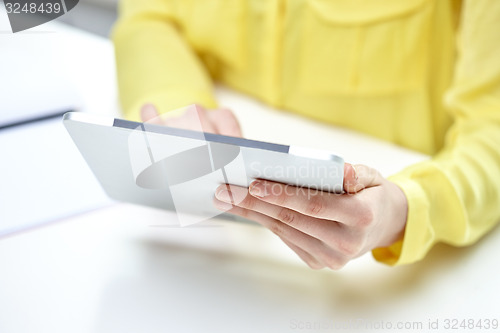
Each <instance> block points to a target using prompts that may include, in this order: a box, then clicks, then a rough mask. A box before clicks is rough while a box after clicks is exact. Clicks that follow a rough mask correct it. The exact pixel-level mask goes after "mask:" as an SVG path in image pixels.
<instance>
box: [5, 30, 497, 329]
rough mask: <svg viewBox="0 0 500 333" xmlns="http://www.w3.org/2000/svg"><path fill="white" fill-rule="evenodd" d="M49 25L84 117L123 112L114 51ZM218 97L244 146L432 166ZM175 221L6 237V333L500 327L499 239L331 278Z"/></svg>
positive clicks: (238, 237) (138, 213)
mask: <svg viewBox="0 0 500 333" xmlns="http://www.w3.org/2000/svg"><path fill="white" fill-rule="evenodd" d="M43 27H44V29H46V30H47V29H48V30H50V31H53V32H54V33H55V34H54V36H56V37H55V38H56V39H57V40H59V42H58V43H55V44H57V45H58V47H60V50H58V51H60V52H64V53H65V54H67V55H69V56H70V57H69V58H68V59H71V61H68V63H66V64H64V66H67V71H68V73H69V74H70V76H71V77H72V78H73V80H74V83H75V85H76V87H77V88H78V91H79V92H80V93H81V95H82V99H83V101H84V102H85V105H84V107H83V111H89V112H94V113H108V114H116V112H117V110H118V108H117V98H116V82H115V72H114V59H113V49H112V46H111V44H110V42H109V41H108V40H105V39H102V38H99V37H95V36H92V35H89V34H86V33H84V32H81V31H78V30H74V29H72V28H69V27H66V26H62V25H59V24H54V23H53V24H50V25H45V26H43ZM75 63H77V64H78V66H74V64H75ZM217 96H218V98H219V100H220V101H221V104H224V105H225V106H228V107H231V108H233V109H234V111H235V112H236V114H237V116H238V118H239V119H240V121H241V123H242V127H243V131H244V133H245V135H246V136H247V137H249V138H254V139H259V140H269V141H273V142H277V143H287V144H298V145H301V146H309V147H317V148H325V149H329V150H332V151H335V152H336V153H338V154H339V155H342V156H344V157H345V159H346V160H347V161H350V162H354V163H366V164H369V165H371V166H374V167H376V168H378V169H379V170H380V171H381V172H382V173H383V174H384V175H390V174H392V173H394V172H397V171H398V170H399V169H401V168H402V167H404V166H406V165H410V164H412V163H415V162H418V161H420V160H423V159H425V158H427V157H426V156H423V155H421V154H418V153H415V152H411V151H408V150H406V149H403V148H400V147H397V146H394V145H392V144H389V143H385V142H381V141H378V140H375V139H373V138H370V137H367V136H364V135H361V134H357V133H353V132H350V131H347V130H345V129H340V128H335V127H331V126H328V125H324V124H319V123H316V122H314V121H311V120H307V119H304V118H300V117H298V116H295V115H291V114H287V113H284V112H281V111H279V110H274V109H271V108H269V107H266V106H265V105H263V104H261V103H259V102H258V101H255V100H253V99H251V98H248V97H245V96H242V95H240V94H238V93H235V92H232V91H230V90H228V89H225V88H222V87H218V88H217ZM297 133H300V135H298V134H297ZM75 149H76V148H75ZM172 214H173V213H171V212H164V211H158V210H154V209H148V208H144V207H138V206H134V205H129V204H118V203H117V204H114V205H112V206H110V207H107V208H104V209H100V210H95V211H91V212H87V213H85V214H81V215H78V216H74V217H72V218H68V219H64V220H63V221H58V222H57V223H53V224H51V225H48V226H45V227H43V228H37V229H35V230H30V231H27V232H24V233H19V234H16V235H12V236H10V237H5V238H3V239H0V332H2V333H3V332H9V333H10V332H199V331H203V332H288V331H329V330H330V331H331V330H334V329H333V328H334V326H335V325H339V324H342V323H343V321H345V320H356V319H357V320H358V321H357V323H358V324H359V323H361V322H362V321H364V323H365V324H366V325H368V326H369V327H371V328H372V329H373V330H376V331H384V330H385V329H387V328H388V327H390V325H392V327H395V326H396V325H406V326H407V327H408V326H409V325H410V326H411V325H413V327H416V328H420V326H419V325H422V326H421V328H422V329H423V330H427V331H436V332H437V331H442V332H448V331H450V330H446V328H445V327H446V326H445V325H446V324H447V321H446V320H447V319H449V320H455V319H456V320H459V321H461V320H463V319H466V320H468V319H474V320H479V319H483V320H487V319H489V320H492V319H497V320H498V319H500V318H499V317H500V312H499V310H500V301H499V300H498V295H500V285H499V283H498V279H497V274H498V273H499V265H498V264H499V260H498V259H497V257H496V256H495V255H494V254H495V253H497V252H498V251H499V250H500V241H499V240H500V231H499V230H498V228H497V229H495V230H494V231H493V232H492V233H490V234H489V235H488V236H486V237H485V238H484V239H483V240H482V241H481V242H480V243H478V244H476V245H474V246H471V247H469V248H462V249H457V248H452V247H448V246H445V245H438V246H436V247H435V248H434V249H433V250H432V251H431V252H430V254H429V255H428V257H427V258H426V259H425V260H424V261H423V262H420V263H417V264H414V265H410V266H405V267H396V268H390V267H386V266H384V265H381V264H379V263H376V262H375V261H374V260H373V259H372V258H371V256H370V255H369V254H368V255H365V256H363V257H361V258H359V259H357V260H355V261H353V262H352V263H350V264H348V265H347V266H346V267H345V268H344V269H343V270H341V271H338V272H332V271H327V270H321V271H313V270H310V269H309V268H307V266H306V265H305V264H303V263H301V261H300V260H299V259H298V258H297V257H296V256H295V254H294V253H292V252H291V251H290V250H288V248H287V247H286V246H285V245H284V244H282V243H281V242H280V241H279V239H277V238H276V237H274V236H273V235H272V234H271V233H270V232H268V231H266V230H265V229H263V228H261V227H259V226H254V225H246V224H237V223H231V222H225V221H222V220H217V219H214V220H212V221H211V222H210V223H207V224H203V225H194V226H192V227H187V228H175V227H168V226H165V225H163V226H162V224H164V223H163V222H165V221H168V220H169V219H171V218H173V215H172ZM436 321H438V322H436ZM429 322H432V326H431V328H434V327H436V325H438V326H437V327H438V329H432V330H431V329H429V328H428V326H429ZM370 325H371V326H370ZM377 325H378V326H377ZM415 325H416V326H415ZM383 328H385V329H383ZM422 329H416V330H414V331H415V332H417V331H422ZM483 330H484V329H483ZM393 331H394V330H393ZM406 331H409V332H410V331H412V330H411V329H406ZM469 331H470V332H473V331H474V330H469ZM486 331H492V330H491V329H490V330H486Z"/></svg>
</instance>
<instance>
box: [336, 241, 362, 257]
mask: <svg viewBox="0 0 500 333" xmlns="http://www.w3.org/2000/svg"><path fill="white" fill-rule="evenodd" d="M362 245H363V244H362V242H361V241H359V240H356V241H351V242H340V243H339V244H338V251H339V252H340V253H341V254H342V255H343V256H345V257H347V258H353V257H356V256H357V255H359V254H360V253H361V249H362V247H363V246H362Z"/></svg>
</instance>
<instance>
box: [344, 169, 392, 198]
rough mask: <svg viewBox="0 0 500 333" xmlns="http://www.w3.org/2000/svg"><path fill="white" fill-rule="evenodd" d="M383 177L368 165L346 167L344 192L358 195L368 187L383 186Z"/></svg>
mask: <svg viewBox="0 0 500 333" xmlns="http://www.w3.org/2000/svg"><path fill="white" fill-rule="evenodd" d="M382 181H383V177H382V176H381V175H380V173H379V172H378V171H377V170H375V169H373V168H370V167H367V166H366V165H362V164H357V165H355V166H354V165H352V164H349V163H345V165H344V191H345V192H347V193H351V194H353V193H357V192H359V191H362V190H363V189H365V188H368V187H374V186H378V185H381V184H382Z"/></svg>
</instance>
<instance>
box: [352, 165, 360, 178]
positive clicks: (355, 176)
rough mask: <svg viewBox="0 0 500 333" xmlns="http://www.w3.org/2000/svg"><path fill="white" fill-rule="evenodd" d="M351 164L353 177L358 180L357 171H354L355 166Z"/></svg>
mask: <svg viewBox="0 0 500 333" xmlns="http://www.w3.org/2000/svg"><path fill="white" fill-rule="evenodd" d="M351 166H352V170H353V171H354V179H355V180H358V172H357V171H356V167H355V166H354V165H351Z"/></svg>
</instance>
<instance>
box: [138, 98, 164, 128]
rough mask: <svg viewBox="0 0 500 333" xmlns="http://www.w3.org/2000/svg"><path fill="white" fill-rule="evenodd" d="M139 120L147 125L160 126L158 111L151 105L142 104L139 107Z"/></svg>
mask: <svg viewBox="0 0 500 333" xmlns="http://www.w3.org/2000/svg"><path fill="white" fill-rule="evenodd" d="M141 120H142V121H143V122H147V123H149V124H157V125H161V124H162V120H161V118H160V114H159V113H158V110H157V109H156V107H155V106H154V105H153V104H151V103H147V104H144V105H143V106H142V107H141Z"/></svg>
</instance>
